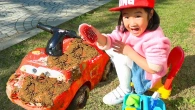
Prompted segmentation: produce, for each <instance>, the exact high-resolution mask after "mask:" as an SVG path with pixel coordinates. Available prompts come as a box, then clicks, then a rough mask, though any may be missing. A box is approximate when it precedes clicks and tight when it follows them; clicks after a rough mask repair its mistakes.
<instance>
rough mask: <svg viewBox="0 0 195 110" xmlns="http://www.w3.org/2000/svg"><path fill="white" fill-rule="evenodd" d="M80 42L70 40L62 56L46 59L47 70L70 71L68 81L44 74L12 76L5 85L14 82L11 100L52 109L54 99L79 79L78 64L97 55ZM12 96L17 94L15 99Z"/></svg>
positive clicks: (91, 48)
mask: <svg viewBox="0 0 195 110" xmlns="http://www.w3.org/2000/svg"><path fill="white" fill-rule="evenodd" d="M82 42H83V41H82V40H81V39H75V40H72V41H71V45H69V47H68V48H67V50H66V52H65V53H64V54H63V55H62V56H60V57H53V56H49V57H47V67H48V68H50V69H51V68H53V67H57V68H60V69H61V70H70V71H72V72H71V73H72V76H71V79H70V80H68V81H60V80H58V79H57V78H50V77H48V76H47V75H45V74H41V75H40V76H35V75H31V74H21V75H20V76H18V74H12V75H11V77H10V78H9V80H8V83H7V84H8V85H11V84H10V83H11V82H14V84H13V85H15V86H12V88H11V94H12V95H11V99H14V98H18V99H20V100H21V101H22V103H24V104H28V105H30V106H40V107H41V106H44V107H52V106H53V100H54V99H55V97H57V96H58V95H59V94H61V93H62V92H64V91H66V90H68V88H69V87H70V85H71V83H72V82H73V81H74V80H76V79H78V78H80V76H81V72H80V68H79V64H80V63H81V62H83V61H86V60H89V59H91V58H93V57H95V56H97V55H98V51H97V50H96V49H95V48H94V47H92V46H90V45H88V44H85V43H82ZM10 87H11V86H10ZM14 94H17V97H16V95H14Z"/></svg>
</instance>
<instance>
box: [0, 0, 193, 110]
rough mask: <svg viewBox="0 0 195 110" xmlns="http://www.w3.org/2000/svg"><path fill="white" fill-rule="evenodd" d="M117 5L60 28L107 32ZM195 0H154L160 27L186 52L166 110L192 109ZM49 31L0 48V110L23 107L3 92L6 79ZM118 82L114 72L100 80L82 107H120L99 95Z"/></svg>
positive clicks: (99, 109) (42, 43) (111, 109)
mask: <svg viewBox="0 0 195 110" xmlns="http://www.w3.org/2000/svg"><path fill="white" fill-rule="evenodd" d="M117 5H118V0H112V1H111V2H110V3H107V4H106V5H104V6H102V7H100V8H97V9H95V10H93V11H91V12H89V13H86V14H83V15H82V16H79V17H76V18H74V19H72V20H70V21H68V22H66V23H63V24H61V25H60V26H59V27H60V28H63V29H69V30H75V31H77V30H78V26H79V24H81V23H88V24H92V25H93V26H95V27H96V28H98V29H99V30H100V31H101V32H102V33H110V32H111V31H112V30H113V29H114V28H115V26H116V25H117V20H118V14H119V13H118V12H109V11H108V9H109V8H111V7H114V6H117ZM194 7H195V1H194V0H157V3H156V7H155V10H156V11H157V13H158V14H159V16H160V18H161V27H162V28H163V30H164V33H165V35H166V36H168V37H169V38H170V40H171V42H172V47H174V46H176V45H179V46H181V47H182V48H183V49H184V51H185V61H184V64H183V66H182V68H181V70H180V71H179V73H178V75H177V76H176V78H175V79H174V81H173V90H172V94H171V96H170V98H169V99H168V100H165V103H166V106H167V110H193V109H195V98H194V94H195V74H194V73H195V63H194V61H195V55H194V54H195V40H194V38H193V37H194V36H195V29H194V27H195V16H194V15H195V11H194ZM50 37H51V34H49V33H46V32H42V33H40V34H38V35H36V36H34V37H32V38H30V39H28V40H25V41H23V42H21V43H19V44H17V45H14V46H12V47H10V48H7V49H5V50H3V51H0V105H1V106H0V110H22V108H20V107H18V106H17V105H15V104H13V103H11V101H10V100H9V99H8V98H7V96H6V94H5V87H6V82H7V80H8V78H9V77H10V75H11V74H13V73H14V71H15V70H16V69H17V68H18V66H19V64H20V62H21V60H22V58H23V57H24V56H25V55H26V54H27V53H28V52H29V51H31V50H33V49H35V48H37V47H45V45H46V43H47V41H48V39H49V38H50ZM117 85H118V79H117V77H116V74H114V73H113V74H111V75H110V76H109V79H108V81H106V82H101V83H99V85H97V87H96V88H95V89H94V90H92V91H91V92H90V97H89V99H88V102H87V105H86V106H85V108H84V110H120V109H121V107H122V104H119V105H116V106H107V105H105V104H104V103H103V102H102V97H103V96H104V95H105V94H106V93H108V92H110V91H111V90H112V89H114V88H115V87H116V86H117Z"/></svg>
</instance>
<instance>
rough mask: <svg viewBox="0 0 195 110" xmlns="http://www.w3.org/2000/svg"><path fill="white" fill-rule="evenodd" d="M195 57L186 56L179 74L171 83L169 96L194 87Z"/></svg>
mask: <svg viewBox="0 0 195 110" xmlns="http://www.w3.org/2000/svg"><path fill="white" fill-rule="evenodd" d="M194 61H195V55H189V56H186V57H185V59H184V63H183V65H182V68H181V69H180V71H179V73H178V74H177V75H176V77H175V79H174V81H173V89H172V94H171V95H176V94H178V93H179V92H180V91H181V90H185V89H188V88H190V87H192V86H194V85H195V74H194V73H195V63H194Z"/></svg>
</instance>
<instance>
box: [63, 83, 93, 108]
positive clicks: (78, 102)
mask: <svg viewBox="0 0 195 110" xmlns="http://www.w3.org/2000/svg"><path fill="white" fill-rule="evenodd" d="M89 91H90V90H89V87H88V86H87V85H84V86H82V87H81V88H80V89H79V90H78V91H77V93H76V95H75V97H74V98H73V100H72V102H71V103H70V105H69V106H68V108H67V109H66V110H76V109H80V108H83V107H84V106H85V105H86V103H87V99H88V98H89Z"/></svg>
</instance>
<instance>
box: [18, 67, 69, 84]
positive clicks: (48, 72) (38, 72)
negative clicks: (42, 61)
mask: <svg viewBox="0 0 195 110" xmlns="http://www.w3.org/2000/svg"><path fill="white" fill-rule="evenodd" d="M20 70H21V71H22V72H26V73H28V74H34V75H36V76H40V75H41V74H45V75H46V76H48V77H50V78H57V80H59V81H65V79H66V78H65V76H64V75H63V74H62V73H60V72H59V71H56V70H51V69H49V68H45V67H38V68H36V67H34V66H32V65H23V66H22V67H21V68H20Z"/></svg>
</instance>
